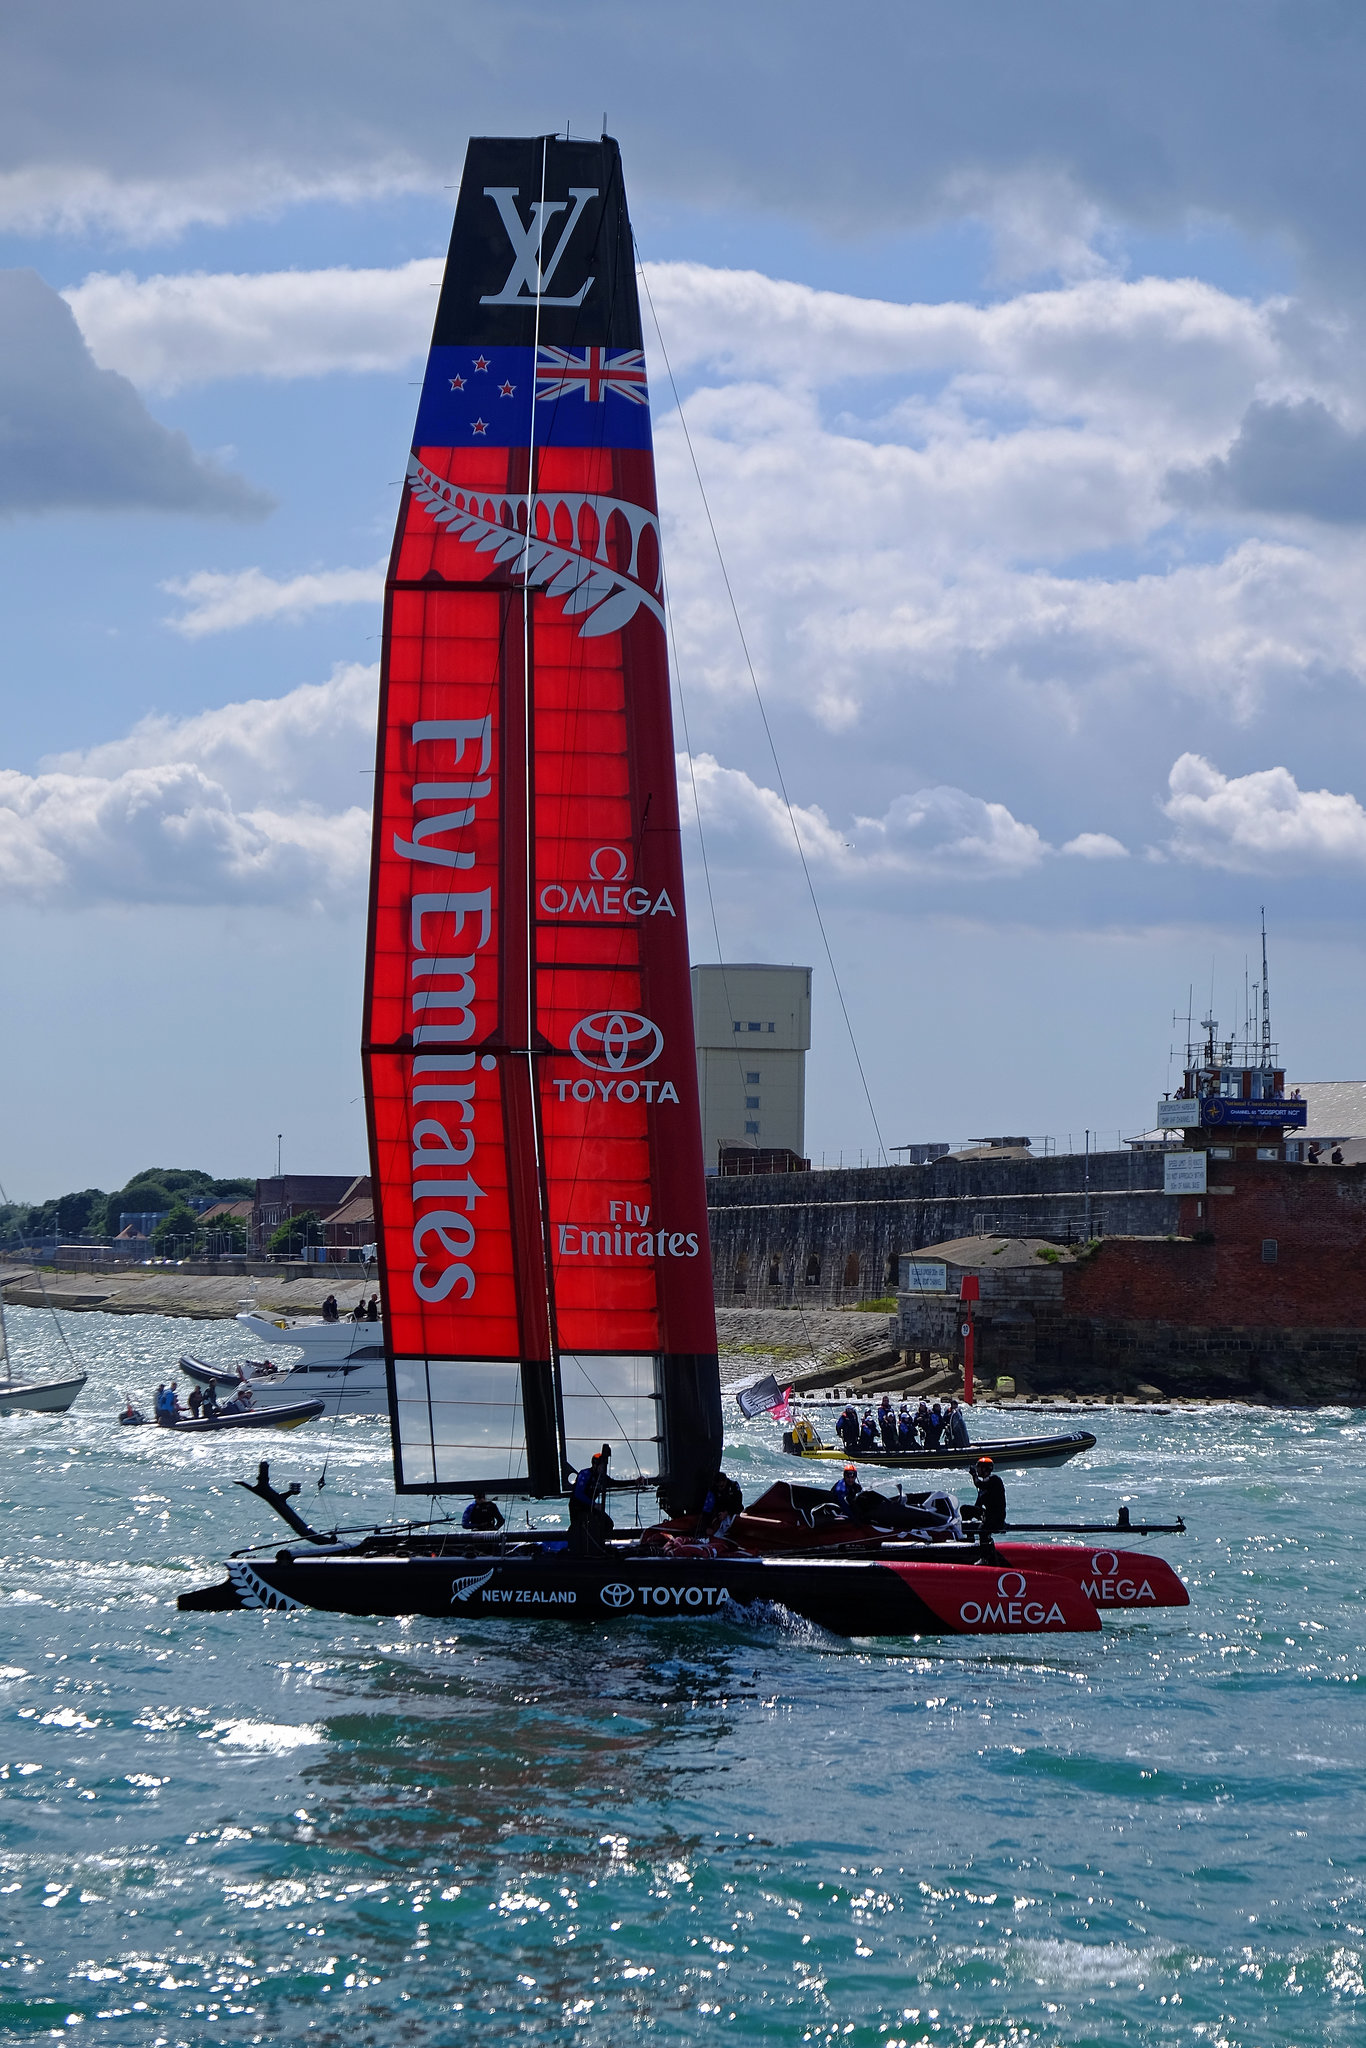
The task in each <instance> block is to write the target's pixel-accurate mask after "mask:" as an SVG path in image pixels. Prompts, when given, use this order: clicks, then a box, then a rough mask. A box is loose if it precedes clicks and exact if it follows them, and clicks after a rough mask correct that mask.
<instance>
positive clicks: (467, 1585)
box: [451, 1571, 493, 1607]
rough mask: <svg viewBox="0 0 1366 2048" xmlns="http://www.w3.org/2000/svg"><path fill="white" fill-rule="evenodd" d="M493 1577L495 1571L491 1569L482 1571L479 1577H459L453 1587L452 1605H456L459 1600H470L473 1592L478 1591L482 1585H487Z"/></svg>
mask: <svg viewBox="0 0 1366 2048" xmlns="http://www.w3.org/2000/svg"><path fill="white" fill-rule="evenodd" d="M492 1577H493V1573H492V1572H491V1571H489V1572H481V1573H480V1574H479V1576H478V1577H477V1578H473V1579H457V1580H456V1581H455V1584H454V1585H453V1586H452V1587H451V1605H452V1607H454V1605H455V1603H456V1601H457V1600H468V1599H469V1597H470V1595H471V1593H477V1592H478V1591H479V1588H480V1587H481V1586H487V1584H488V1582H489V1580H490V1579H491V1578H492Z"/></svg>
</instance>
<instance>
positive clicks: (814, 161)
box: [0, 0, 1366, 1198]
mask: <svg viewBox="0 0 1366 2048" xmlns="http://www.w3.org/2000/svg"><path fill="white" fill-rule="evenodd" d="M0 55H2V56H3V60H4V61H3V62H2V63H0V266H3V268H0V447H2V448H3V459H2V460H0V558H3V561H4V570H5V574H4V588H5V598H6V625H7V631H6V634H5V644H4V663H5V691H4V705H5V719H4V751H3V756H0V761H2V763H3V765H0V937H2V938H3V947H4V971H3V973H0V1019H3V1025H4V1042H5V1053H6V1064H7V1070H8V1075H9V1080H10V1085H9V1086H8V1087H7V1089H6V1090H5V1100H4V1104H3V1108H0V1180H3V1181H4V1183H5V1184H6V1186H7V1188H8V1189H9V1192H10V1193H11V1194H22V1195H26V1196H29V1197H31V1198H37V1197H40V1196H44V1195H47V1194H50V1193H53V1192H56V1191H58V1190H59V1189H62V1188H66V1187H69V1186H73V1185H75V1186H80V1185H83V1184H86V1183H89V1182H94V1183H99V1184H102V1185H104V1186H114V1185H117V1184H118V1183H119V1182H120V1181H121V1180H122V1179H124V1178H126V1177H127V1175H128V1174H129V1173H130V1172H132V1171H133V1170H134V1169H136V1168H138V1167H141V1166H144V1165H146V1164H149V1163H152V1162H156V1163H159V1164H165V1165H169V1164H195V1165H204V1166H207V1167H209V1168H211V1169H213V1170H215V1171H217V1172H221V1173H230V1172H231V1173H239V1172H246V1173H254V1172H265V1171H268V1170H270V1169H271V1168H272V1166H273V1162H274V1158H275V1151H276V1134H277V1132H280V1131H283V1133H284V1157H285V1163H286V1166H287V1167H293V1168H294V1169H296V1170H299V1171H304V1170H309V1169H313V1170H317V1171H332V1172H348V1171H351V1170H357V1169H359V1168H360V1167H361V1166H362V1164H363V1158H364V1151H363V1134H362V1123H361V1112H360V1104H359V1100H358V1097H359V1094H360V1081H359V1070H358V1060H357V1054H356V1044H357V1037H358V1022H359V990H360V967H361V946H362V938H363V923H362V898H363V886H364V881H363V878H364V873H365V862H366V847H367V836H368V802H369V790H370V778H369V775H368V773H367V770H368V767H369V764H370V759H371V749H372V728H373V712H374V690H375V662H376V659H377V655H378V639H377V635H378V630H379V609H378V601H379V593H380V583H381V576H382V568H381V564H382V562H383V560H384V557H385V555H386V553H387V548H388V541H389V535H390V531H391V527H392V522H393V517H394V510H395V501H396V495H397V494H396V486H395V479H396V478H397V477H398V476H400V475H401V474H402V466H403V460H404V454H405V451H406V448H407V445H408V442H409V439H410V432H411V422H412V415H413V410H414V405H415V398H416V390H415V384H416V382H417V380H419V379H420V376H421V368H422V362H423V358H424V355H425V350H426V345H427V339H428V335H429V330H430V324H431V318H432V311H433V307H434V303H435V298H434V290H433V288H434V286H435V285H436V283H437V281H438V278H439V274H440V257H441V252H442V251H443V250H444V247H445V243H446V239H447V236H448V233H449V224H450V215H451V211H452V206H453V201H454V190H453V187H454V185H455V183H456V181H457V180H458V177H459V170H460V164H461V160H462V157H463V152H464V145H465V140H466V137H467V136H468V135H469V134H470V133H472V132H473V133H485V134H489V133H492V134H499V133H503V134H534V133H539V132H543V131H548V130H552V129H559V130H560V131H561V132H563V131H564V129H565V127H566V125H567V126H568V127H569V129H570V130H571V132H573V133H575V134H579V135H591V134H596V133H597V132H599V129H600V127H601V124H602V121H603V117H604V113H605V115H606V119H607V123H608V127H609V129H610V130H611V132H612V133H614V134H615V135H617V136H618V137H619V138H620V140H621V144H622V149H623V153H624V158H625V165H626V174H627V180H628V187H629V190H630V194H631V200H632V209H633V213H634V217H635V223H636V230H637V238H638V242H639V247H640V253H641V256H642V259H643V262H644V265H645V272H646V277H647V280H648V285H649V298H650V301H651V302H652V305H653V314H654V317H653V318H652V316H651V313H650V310H649V307H648V306H647V311H646V329H647V345H648V354H649V358H650V364H651V382H652V391H653V394H654V403H655V422H656V437H657V459H658V465H659V483H660V495H661V500H662V505H663V511H664V518H665V539H666V549H667V568H668V573H669V579H670V585H671V591H672V599H673V612H674V625H675V632H676V640H677V657H678V672H677V681H678V683H679V685H680V691H681V699H682V710H683V712H684V713H685V715H686V735H685V732H684V729H683V722H682V719H680V720H679V724H678V733H677V738H678V745H679V751H680V776H681V787H682V790H683V795H684V808H685V814H686V815H687V817H688V819H689V820H690V854H691V887H692V897H691V904H690V909H691V924H692V932H693V944H694V952H695V956H696V957H697V958H701V959H708V958H715V957H716V939H715V936H714V930H715V931H719V934H720V943H721V946H722V947H723V949H724V951H725V954H726V955H727V956H728V957H730V958H734V959H764V960H777V961H787V960H798V961H803V962H810V963H812V964H813V965H814V966H815V968H816V970H817V977H816V985H815V986H816V1003H815V1031H816V1040H817V1044H816V1051H815V1053H814V1056H813V1059H812V1062H811V1070H810V1091H809V1103H808V1142H809V1145H810V1148H811V1149H812V1150H813V1152H814V1154H815V1155H816V1157H817V1158H818V1159H819V1157H820V1156H821V1155H822V1154H824V1155H825V1156H827V1157H828V1158H830V1159H832V1160H833V1159H834V1158H835V1157H836V1156H837V1155H839V1154H840V1153H841V1152H842V1153H843V1154H844V1156H845V1157H846V1158H850V1157H854V1158H856V1157H857V1156H858V1155H859V1153H860V1151H862V1152H863V1153H865V1154H868V1153H870V1152H872V1151H873V1150H874V1149H875V1148H876V1145H877V1143H878V1137H879V1134H880V1137H881V1140H882V1142H883V1143H885V1144H887V1145H895V1144H900V1143H904V1142H907V1141H910V1140H921V1139H935V1138H940V1139H961V1138H966V1137H972V1136H976V1135H981V1134H989V1133H1000V1132H1007V1131H1008V1132H1012V1133H1015V1132H1029V1133H1032V1134H1036V1135H1039V1136H1042V1135H1043V1134H1051V1135H1052V1136H1054V1137H1055V1138H1057V1139H1058V1140H1059V1141H1060V1143H1062V1144H1064V1145H1065V1144H1066V1143H1067V1142H1068V1140H1069V1138H1071V1139H1072V1140H1073V1141H1074V1142H1075V1143H1077V1144H1080V1143H1081V1140H1082V1132H1083V1129H1084V1128H1086V1127H1090V1128H1091V1129H1092V1130H1093V1131H1098V1132H1100V1134H1101V1137H1102V1141H1103V1142H1108V1143H1109V1144H1111V1145H1113V1144H1114V1142H1115V1138H1116V1133H1117V1132H1119V1131H1121V1130H1122V1131H1123V1132H1124V1133H1125V1134H1126V1135H1127V1134H1129V1133H1131V1132H1133V1131H1134V1130H1137V1129H1140V1128H1142V1127H1143V1126H1144V1125H1145V1124H1147V1123H1149V1122H1151V1120H1152V1113H1153V1112H1152V1105H1153V1102H1154V1100H1155V1098H1156V1096H1157V1095H1158V1094H1159V1093H1160V1092H1161V1090H1162V1089H1163V1088H1164V1087H1165V1086H1167V1085H1168V1074H1169V1053H1170V1049H1171V1046H1172V1043H1173V1031H1172V1016H1173V1013H1174V1012H1175V1011H1177V1010H1180V1011H1181V1012H1183V1013H1184V1011H1185V1009H1186V1006H1187V1000H1188V991H1189V990H1190V989H1191V988H1192V986H1193V987H1194V991H1195V995H1194V1000H1195V1004H1196V1009H1197V1014H1199V1012H1200V1010H1201V1009H1202V1008H1203V1006H1204V1005H1205V1004H1206V1003H1207V1002H1208V1001H1209V995H1210V989H1211V985H1212V986H1213V990H1214V1002H1215V1008H1216V1011H1217V1012H1218V1014H1219V1016H1220V1017H1221V1019H1222V1020H1224V1022H1225V1023H1226V1024H1229V1023H1232V1022H1233V1021H1234V1020H1235V1018H1236V1016H1237V1015H1238V1014H1240V1013H1241V1008H1242V1002H1243V989H1244V966H1245V961H1246V960H1247V958H1248V956H1249V954H1251V955H1252V956H1253V970H1254V973H1255V968H1256V959H1255V953H1256V943H1257V942H1256V930H1257V923H1258V913H1259V907H1260V906H1261V905H1262V904H1265V905H1266V908H1267V916H1268V922H1269V925H1270V928H1271V933H1272V948H1273V950H1272V970H1273V971H1272V989H1273V997H1274V1001H1275V1016H1276V1023H1277V1029H1278V1035H1279V1037H1280V1039H1281V1041H1282V1045H1283V1049H1284V1051H1285V1054H1286V1057H1287V1060H1288V1063H1289V1065H1290V1067H1291V1069H1292V1072H1293V1074H1294V1075H1295V1076H1296V1077H1297V1078H1300V1079H1324V1078H1349V1077H1351V1078H1355V1077H1358V1076H1359V1075H1360V1074H1361V1072H1362V1071H1363V1067H1362V1057H1363V1055H1362V1052H1361V1049H1360V1022H1359V1020H1360V1018H1361V1015H1362V1013H1363V1007H1364V1006H1366V951H1364V949H1363V942H1362V932H1361V921H1360V916H1359V905H1360V901H1361V889H1362V881H1363V877H1364V876H1366V748H1363V740H1362V733H1363V685H1364V684H1366V576H1364V575H1363V571H1364V570H1366V390H1364V388H1363V378H1362V370H1363V359H1364V351H1363V337H1364V335H1366V241H1364V240H1363V234H1362V230H1361V226H1360V197H1359V195H1360V192H1361V189H1362V185H1363V172H1366V163H1364V162H1363V158H1366V128H1364V127H1363V124H1362V122H1361V120H1360V112H1359V109H1360V103H1361V97H1362V89H1363V85H1364V84H1366V17H1363V15H1362V13H1361V10H1360V8H1359V7H1354V6H1349V5H1345V4H1344V5H1339V4H1334V0H1319V4H1316V5H1314V6H1313V7H1309V8H1305V7H1302V6H1301V7H1291V6H1289V5H1282V4H1272V0H1237V4H1236V5H1235V4H1226V0H1206V4H1203V5H1201V6H1199V7H1197V8H1192V7H1191V6H1190V5H1189V4H1188V0H1186V4H1181V5H1176V4H1168V0H1150V4H1149V5H1148V6H1146V7H1145V8H1143V9H1141V10H1135V9H1117V8H1109V7H1097V6H1096V5H1095V4H1094V0H1034V4H1032V5H1031V6H1029V7H1020V6H1019V5H1017V4H1015V0H992V4H985V0H945V4H937V0H895V4H893V0H882V4H880V5H871V4H866V0H846V5H845V6H844V7H843V8H841V9H840V10H838V12H837V14H836V15H832V14H831V13H830V11H829V10H828V9H826V8H823V7H816V6H814V5H811V4H808V0H772V4H765V0H740V4H738V5H737V4H736V0H729V4H727V5H724V6H722V5H719V4H715V0H686V4H675V0H652V4H650V5H648V6H642V5H640V4H636V5H634V6H622V5H618V4H615V0H579V4H578V5H576V6H575V7H573V8H566V7H563V6H551V5H542V4H517V0H505V4H503V5H501V6H500V7H498V8H489V7H486V6H480V5H470V4H466V0H391V4H389V5H386V6H384V7H381V6H379V5H377V4H374V0H328V4H327V5H325V6H324V5H322V4H320V0H293V4H291V5H290V6H289V7H288V8H286V9H281V8H280V7H279V6H278V5H268V4H264V0H261V4H257V0H236V4H234V5H233V6H231V7H228V8H225V9H217V10H209V9H201V8H193V9H186V8H184V7H183V6H180V5H175V4H171V0H124V4H122V5H121V6H120V7H118V8H115V9H111V8H109V7H107V6H96V5H94V4H93V0H67V4H65V5H64V6H62V7H61V8H53V7H52V6H50V5H47V4H34V0H15V4H12V5H11V6H10V7H8V8H7V9H6V10H5V18H4V22H3V25H0ZM666 352H667V359H668V364H669V367H670V368H671V371H672V378H670V376H669V374H667V372H666V369H665V354H666ZM680 405H681V416H680V409H679V408H680ZM684 422H685V423H686V435H685V432H684V430H683V425H684ZM689 441H690V442H691V452H690V449H689V445H688V444H689ZM699 475H700V479H701V484H702V486H704V487H705V492H706V504H709V506H710V512H711V518H712V520H713V521H714V524H715V529H716V534H717V537H718V539H719V544H720V550H721V554H722V556H723V558H724V564H725V569H726V572H727V574H728V577H729V585H730V590H731V592H733V596H734V604H735V611H737V612H738V615H739V622H740V625H741V626H742V628H743V634H744V641H743V643H742V640H741V637H740V633H739V631H738V630H737V622H736V617H735V613H734V612H733V611H732V607H731V602H730V597H729V596H728V593H727V586H726V582H725V580H724V579H723V576H722V574H721V569H720V566H719V563H718V555H717V549H716V546H715V544H714V542H713V538H712V533H711V528H710V525H709V522H708V516H707V511H706V504H704V500H703V496H702V492H701V490H700V489H699ZM746 645H747V647H748V651H749V656H750V657H751V658H752V661H753V665H754V670H755V672H756V674H757V678H758V682H759V685H760V688H761V691H762V693H763V699H764V704H765V707H766V709H767V712H768V718H769V723H770V725H771V728H772V733H773V737H774V740H775V742H776V748H777V754H778V759H779V761H780V763H781V775H782V778H784V779H785V782H786V786H787V790H788V793H789V795H790V797H791V799H792V803H793V806H794V815H795V820H796V826H797V829H798V831H799V832H800V834H801V837H802V840H803V844H804V848H805V852H806V858H807V864H808V867H809V870H810V873H811V876H812V879H813V882H814V884H815V889H816V893H817V896H818V898H819V902H820V906H821V910H822V913H823V916H824V920H825V926H826V930H827V932H828V935H829V943H830V947H831V951H832V952H833V955H834V959H835V964H836V967H837V969H838V972H839V975H840V978H841V982H842V985H843V989H844V994H845V999H846V1002H847V1005H848V1009H849V1013H850V1016H851V1018H852V1021H853V1026H854V1031H855V1033H856V1035H857V1039H858V1043H859V1049H860V1052H861V1055H862V1059H863V1063H864V1066H865V1068H866V1070H867V1073H868V1076H869V1080H870V1084H871V1091H872V1096H873V1107H874V1112H875V1116H876V1127H875V1123H874V1114H873V1113H870V1111H869V1109H868V1108H867V1106H866V1105H865V1104H864V1103H863V1102H862V1100H861V1097H860V1093H859V1090H858V1088H857V1086H856V1084H855V1083H854V1082H853V1080H852V1078H851V1076H852V1060H851V1055H850V1049H849V1041H848V1037H847V1035H846V1033H845V1031H844V1026H843V1023H842V1020H841V1018H840V1014H839V1005H838V1001H837V998H836V993H835V989H834V985H833V982H832V978H831V974H830V970H829V967H828V965H827V962H826V958H825V953H824V949H823V946H822V941H821V936H820V933H819V930H818V929H817V926H816V922H815V918H814V915H813V912H812V908H811V904H810V900H809V898H808V896H807V893H806V888H805V883H804V881H803V878H802V872H801V867H800V865H799V863H798V861H797V859H796V855H795V850H794V847H793V838H792V825H791V823H790V822H789V819H788V815H787V812H786V809H785V807H784V805H783V803H782V801H781V799H780V797H779V795H778V794H777V792H778V787H779V779H780V777H779V768H778V766H777V765H776V764H775V760H774V756H773V753H772V751H770V747H769V744H768V740H767V738H766V735H765V731H764V725H763V722H762V720H761V719H760V716H759V713H758V710H757V707H756V702H755V695H754V689H753V686H752V683H751V680H750V674H749V670H748V667H747V664H746V656H745V651H744V650H745V646H746ZM689 757H690V758H689ZM699 825H700V828H701V831H700V836H699V831H698V826H699ZM703 845H705V850H706V856H707V866H708V869H709V873H710V884H711V895H712V899H713V901H714V910H715V927H714V926H713V915H712V905H711V903H709V900H708V893H707V889H706V887H705V885H704V880H703V873H702V862H701V857H700V854H701V848H702V847H703ZM1183 1031H1184V1027H1182V1033H1183Z"/></svg>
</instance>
